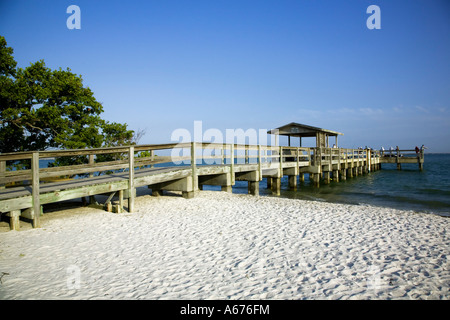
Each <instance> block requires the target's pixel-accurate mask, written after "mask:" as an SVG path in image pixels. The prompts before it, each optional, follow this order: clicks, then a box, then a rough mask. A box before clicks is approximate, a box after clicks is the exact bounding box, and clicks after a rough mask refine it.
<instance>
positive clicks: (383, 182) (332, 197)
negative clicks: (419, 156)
mask: <svg viewBox="0 0 450 320" xmlns="http://www.w3.org/2000/svg"><path fill="white" fill-rule="evenodd" d="M281 183H282V191H281V196H282V197H287V198H293V199H306V200H317V201H327V202H335V203H347V204H369V205H374V206H381V207H392V208H397V209H405V210H414V211H420V212H427V213H433V214H438V215H441V216H448V217H450V154H425V163H424V170H423V171H419V168H418V165H417V164H402V170H400V171H399V170H397V166H396V164H383V165H382V170H379V171H375V172H371V173H369V174H366V175H362V176H358V177H354V178H348V179H347V180H346V181H341V182H331V183H330V184H328V185H325V184H323V183H322V184H321V186H320V188H316V187H314V186H312V184H310V183H309V177H308V175H305V182H304V183H299V184H298V188H297V189H298V190H297V191H289V190H288V179H287V177H284V178H283V179H282V181H281ZM266 186H267V182H266V179H264V180H263V181H261V184H260V194H261V195H267V196H270V191H269V190H267V189H266ZM211 188H213V187H211ZM233 192H235V193H247V183H246V182H241V181H237V182H236V186H235V187H233Z"/></svg>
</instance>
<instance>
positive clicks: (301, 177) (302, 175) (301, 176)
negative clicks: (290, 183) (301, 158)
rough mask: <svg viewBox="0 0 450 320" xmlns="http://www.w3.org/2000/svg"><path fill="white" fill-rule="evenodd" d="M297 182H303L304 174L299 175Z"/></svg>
mask: <svg viewBox="0 0 450 320" xmlns="http://www.w3.org/2000/svg"><path fill="white" fill-rule="evenodd" d="M299 180H300V181H301V182H305V174H304V173H300V174H299Z"/></svg>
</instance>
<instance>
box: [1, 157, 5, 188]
mask: <svg viewBox="0 0 450 320" xmlns="http://www.w3.org/2000/svg"><path fill="white" fill-rule="evenodd" d="M5 173H6V161H5V160H1V161H0V179H3V178H4V177H5ZM5 186H6V185H5V184H4V183H2V182H0V189H4V188H5Z"/></svg>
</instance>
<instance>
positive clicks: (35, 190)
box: [31, 152, 41, 228]
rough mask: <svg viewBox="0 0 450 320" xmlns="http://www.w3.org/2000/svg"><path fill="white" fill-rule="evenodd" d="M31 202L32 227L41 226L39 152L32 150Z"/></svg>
mask: <svg viewBox="0 0 450 320" xmlns="http://www.w3.org/2000/svg"><path fill="white" fill-rule="evenodd" d="M31 180H32V182H31V183H32V193H31V196H32V202H33V211H34V215H33V228H40V227H41V219H40V215H41V214H40V213H41V202H40V192H39V152H33V155H32V158H31Z"/></svg>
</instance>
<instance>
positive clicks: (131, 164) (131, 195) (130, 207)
mask: <svg viewBox="0 0 450 320" xmlns="http://www.w3.org/2000/svg"><path fill="white" fill-rule="evenodd" d="M128 167H129V171H128V172H129V175H128V212H130V213H131V212H134V197H135V192H136V189H135V187H134V147H133V146H131V147H129V150H128Z"/></svg>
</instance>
